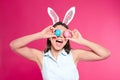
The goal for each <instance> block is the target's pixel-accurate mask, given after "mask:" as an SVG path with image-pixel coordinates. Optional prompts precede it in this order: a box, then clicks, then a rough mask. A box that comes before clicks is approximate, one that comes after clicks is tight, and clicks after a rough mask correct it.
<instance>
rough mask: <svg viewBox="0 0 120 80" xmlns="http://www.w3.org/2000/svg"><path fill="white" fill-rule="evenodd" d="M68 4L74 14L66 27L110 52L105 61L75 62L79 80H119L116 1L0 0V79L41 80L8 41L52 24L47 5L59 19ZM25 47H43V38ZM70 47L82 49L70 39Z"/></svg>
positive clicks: (119, 31) (118, 9) (34, 66)
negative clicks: (73, 10) (74, 9)
mask: <svg viewBox="0 0 120 80" xmlns="http://www.w3.org/2000/svg"><path fill="white" fill-rule="evenodd" d="M72 6H75V7H76V13H75V16H74V18H73V20H72V22H71V23H70V24H69V28H70V29H71V30H73V29H74V28H77V29H78V30H79V31H80V32H81V34H82V36H83V37H84V38H86V39H88V40H90V41H93V42H96V43H98V44H101V45H102V46H104V47H106V48H107V49H109V50H110V52H111V56H110V57H109V58H107V59H106V60H102V61H94V62H84V61H82V62H79V63H78V66H77V67H78V70H79V73H80V80H120V0H0V80H42V76H41V70H40V69H39V68H38V66H37V64H36V63H34V62H31V61H29V60H27V59H25V58H24V57H22V56H20V55H18V54H15V53H14V52H13V51H12V50H11V49H10V47H9V43H10V41H12V40H14V39H16V38H18V37H22V36H25V35H28V34H32V33H36V32H39V31H41V30H42V29H44V28H45V27H47V26H48V25H52V20H51V18H50V17H49V16H48V13H47V8H48V7H51V8H53V9H54V10H55V11H56V13H57V14H58V15H59V17H60V20H61V21H62V20H63V18H64V15H65V13H66V11H67V10H68V9H69V8H71V7H72ZM28 46H30V47H34V48H37V49H41V50H44V48H45V47H46V39H42V40H38V41H34V42H32V43H30V44H29V45H28ZM71 46H72V48H82V47H81V46H80V45H78V44H75V43H73V42H71ZM64 66H65V65H63V67H64ZM66 76H67V75H66Z"/></svg>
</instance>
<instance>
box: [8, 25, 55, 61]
mask: <svg viewBox="0 0 120 80" xmlns="http://www.w3.org/2000/svg"><path fill="white" fill-rule="evenodd" d="M50 28H51V26H49V27H47V28H45V29H44V30H42V31H41V32H38V33H34V34H31V35H27V36H23V37H21V38H18V39H16V40H13V41H12V42H11V43H10V47H11V48H12V50H13V51H15V52H16V53H18V54H20V55H22V56H24V57H26V58H27V59H29V60H32V61H35V62H39V61H41V59H42V51H40V50H37V49H34V48H29V47H28V46H27V44H29V43H30V42H33V41H35V40H39V39H41V38H49V37H52V36H55V35H53V33H52V30H51V29H50ZM40 63H41V62H40Z"/></svg>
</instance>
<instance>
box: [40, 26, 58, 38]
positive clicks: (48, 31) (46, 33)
mask: <svg viewBox="0 0 120 80" xmlns="http://www.w3.org/2000/svg"><path fill="white" fill-rule="evenodd" d="M55 30H56V28H54V27H52V26H48V27H46V28H45V29H43V30H42V31H41V32H40V33H41V35H42V38H51V37H56V35H55V34H54V31H55Z"/></svg>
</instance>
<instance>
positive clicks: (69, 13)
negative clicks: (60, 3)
mask: <svg viewBox="0 0 120 80" xmlns="http://www.w3.org/2000/svg"><path fill="white" fill-rule="evenodd" d="M74 14H75V7H72V8H70V9H69V10H68V11H67V13H66V14H65V17H64V19H63V23H65V24H67V25H68V24H69V23H70V22H71V21H72V19H73V17H74Z"/></svg>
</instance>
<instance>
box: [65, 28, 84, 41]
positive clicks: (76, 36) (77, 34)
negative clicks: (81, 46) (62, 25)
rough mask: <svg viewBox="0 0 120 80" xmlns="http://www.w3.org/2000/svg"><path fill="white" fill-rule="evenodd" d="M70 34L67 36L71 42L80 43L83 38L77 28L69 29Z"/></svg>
mask: <svg viewBox="0 0 120 80" xmlns="http://www.w3.org/2000/svg"><path fill="white" fill-rule="evenodd" d="M71 34H72V36H71V37H69V38H67V39H69V40H71V41H73V42H76V43H81V42H82V41H83V40H84V38H83V37H82V35H81V34H80V32H79V31H78V30H77V29H74V30H73V31H71Z"/></svg>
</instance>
